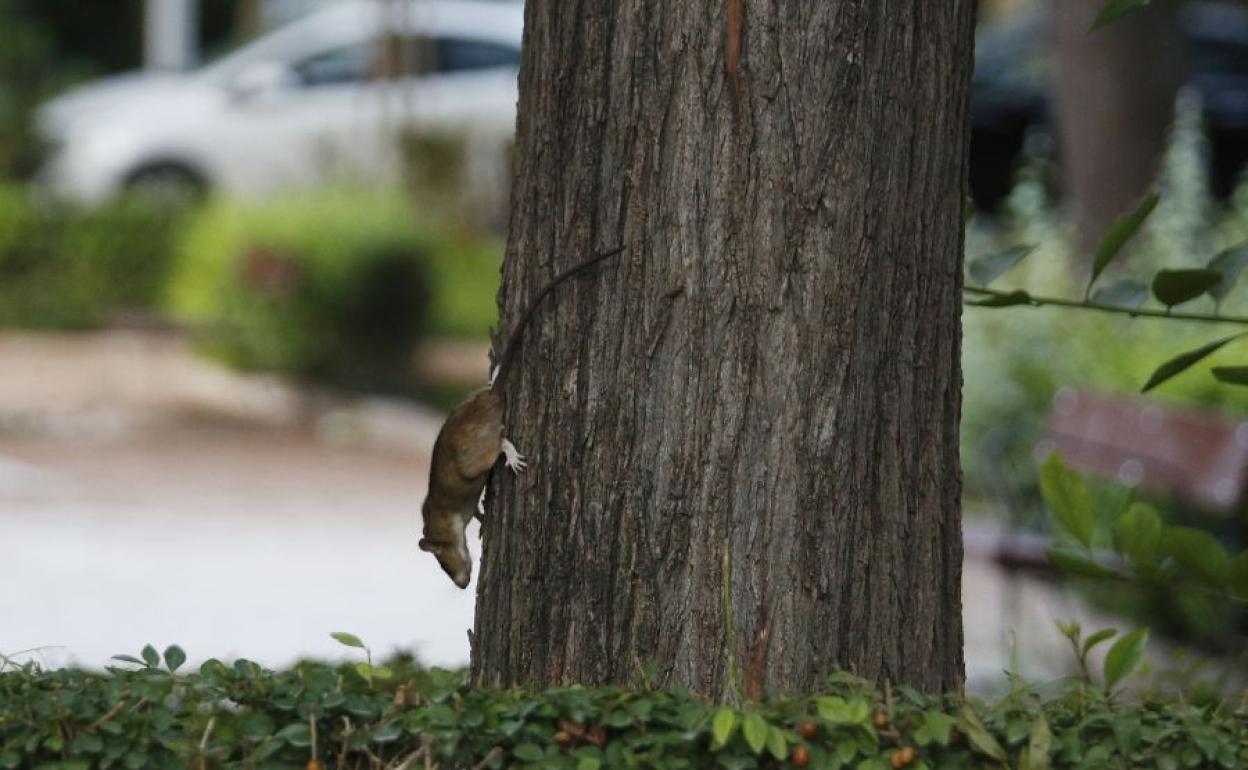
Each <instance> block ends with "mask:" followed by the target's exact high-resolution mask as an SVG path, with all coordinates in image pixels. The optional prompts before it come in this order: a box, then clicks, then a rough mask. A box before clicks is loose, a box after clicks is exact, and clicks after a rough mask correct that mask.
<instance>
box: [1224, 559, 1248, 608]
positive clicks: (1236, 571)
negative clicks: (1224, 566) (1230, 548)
mask: <svg viewBox="0 0 1248 770" xmlns="http://www.w3.org/2000/svg"><path fill="white" fill-rule="evenodd" d="M1227 582H1228V583H1230V588H1231V593H1233V594H1235V595H1236V596H1238V597H1239V598H1241V599H1248V551H1244V552H1243V553H1240V554H1237V555H1236V556H1235V558H1233V559H1231V563H1230V579H1229V580H1228V581H1227Z"/></svg>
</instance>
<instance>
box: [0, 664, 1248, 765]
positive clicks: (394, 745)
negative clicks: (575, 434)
mask: <svg viewBox="0 0 1248 770" xmlns="http://www.w3.org/2000/svg"><path fill="white" fill-rule="evenodd" d="M352 640H353V641H354V639H352ZM185 658H186V656H185V654H184V653H183V652H182V651H181V649H179V648H177V647H171V648H169V649H168V650H166V651H165V654H164V656H163V660H162V656H161V655H160V654H158V653H157V652H156V650H155V649H153V648H151V647H150V646H149V647H147V648H145V649H144V651H143V653H142V655H141V657H136V658H129V659H128V660H130V661H132V663H131V664H129V665H126V666H124V667H120V668H110V669H109V671H108V672H107V673H94V672H87V671H78V670H57V671H43V670H41V669H39V668H38V667H37V666H36V665H34V664H25V665H21V666H9V667H8V669H7V670H0V768H16V767H47V768H60V769H61V770H70V769H71V768H84V769H85V768H92V767H100V768H111V767H125V768H187V767H191V768H219V767H248V768H294V767H307V768H320V767H338V768H378V767H399V766H402V767H430V766H437V767H446V768H486V767H489V768H502V767H541V768H567V770H598V769H599V768H617V767H619V768H625V767H627V768H712V767H716V768H762V767H775V768H779V767H807V766H809V767H812V768H855V769H856V770H889V768H902V767H907V768H912V769H913V770H930V769H932V768H948V769H950V770H953V769H955V768H998V767H1004V766H1009V767H1019V768H1029V769H1032V770H1035V769H1037V768H1053V769H1054V770H1062V769H1064V768H1088V769H1089V770H1091V769H1092V768H1096V769H1097V770H1099V769H1100V768H1107V767H1133V768H1177V767H1205V768H1228V769H1230V768H1235V767H1243V766H1245V764H1246V763H1248V715H1246V714H1245V712H1244V711H1243V710H1242V706H1241V707H1240V710H1238V711H1236V710H1235V708H1236V706H1235V704H1230V705H1224V706H1219V705H1216V704H1215V705H1209V706H1204V707H1196V706H1192V705H1188V704H1173V703H1161V702H1148V703H1142V704H1134V703H1127V702H1122V701H1118V700H1115V699H1114V698H1112V697H1111V696H1109V695H1107V694H1106V693H1105V692H1104V691H1101V690H1098V689H1096V688H1092V687H1090V686H1087V685H1083V684H1079V685H1072V686H1070V687H1068V688H1066V689H1063V690H1061V691H1060V692H1059V693H1058V694H1056V695H1055V696H1052V697H1051V698H1049V699H1048V700H1044V699H1042V698H1041V697H1040V696H1039V695H1037V694H1036V692H1035V691H1034V690H1032V689H1030V688H1021V689H1019V690H1017V691H1016V692H1015V693H1013V694H1012V695H1010V696H1008V697H1006V698H1005V699H1004V700H1002V701H1000V702H999V703H996V704H982V703H971V702H964V701H961V700H959V699H956V698H952V697H951V698H946V699H942V698H935V697H929V696H924V695H920V694H918V693H915V692H913V691H911V690H908V689H905V688H898V689H897V690H895V691H893V692H891V693H889V694H887V695H883V696H882V695H881V694H880V693H878V692H876V691H875V690H873V689H872V688H870V687H869V686H867V685H865V684H864V683H862V682H861V681H859V680H856V679H854V678H852V677H850V676H847V675H834V676H832V677H831V678H830V680H829V690H828V691H827V692H824V693H820V694H818V695H814V696H810V697H802V698H779V697H777V698H772V699H768V700H766V701H764V702H761V703H750V704H746V705H744V706H741V707H729V706H724V705H721V704H716V703H714V702H712V701H710V700H709V699H707V698H705V697H703V696H699V695H695V694H692V693H690V692H688V691H684V690H655V689H651V688H649V687H648V686H647V685H646V683H645V681H639V682H638V685H639V686H638V688H637V689H631V690H629V689H621V688H601V689H590V688H581V687H568V688H562V689H556V690H549V691H546V692H543V693H530V692H524V691H520V690H510V691H497V690H488V689H478V688H471V687H468V686H466V685H465V684H464V683H463V675H462V674H459V673H456V672H448V671H439V670H436V669H435V670H424V669H420V668H418V667H415V666H413V665H412V664H411V661H410V659H409V660H402V659H401V660H396V661H392V662H390V663H389V664H387V665H384V666H376V667H375V666H372V665H370V664H368V663H359V664H357V665H355V666H351V665H341V666H329V665H325V664H321V663H306V662H305V663H300V664H298V665H296V666H295V667H293V668H291V669H288V670H285V671H277V672H274V671H268V670H265V669H264V668H262V667H260V666H258V665H256V664H255V663H252V662H249V661H246V660H239V661H235V662H234V663H233V664H232V665H226V664H225V663H222V662H220V661H216V660H209V661H207V662H206V663H204V664H203V665H202V666H200V668H199V670H198V671H191V672H183V671H180V670H179V666H180V665H181V664H182V663H183V662H184V661H185ZM639 673H642V672H639ZM644 676H645V674H644V673H642V677H643V678H644ZM43 763H47V764H43Z"/></svg>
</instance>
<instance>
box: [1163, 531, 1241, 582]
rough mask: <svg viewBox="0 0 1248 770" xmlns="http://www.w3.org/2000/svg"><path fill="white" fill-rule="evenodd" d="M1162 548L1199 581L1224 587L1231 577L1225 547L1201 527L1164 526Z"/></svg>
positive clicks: (1229, 561) (1229, 560)
mask: <svg viewBox="0 0 1248 770" xmlns="http://www.w3.org/2000/svg"><path fill="white" fill-rule="evenodd" d="M1162 550H1163V551H1164V552H1165V554H1166V555H1167V556H1169V557H1170V558H1171V559H1174V560H1175V561H1176V562H1178V564H1179V566H1181V567H1182V568H1183V569H1184V571H1186V572H1187V573H1188V574H1189V575H1191V576H1192V577H1193V578H1195V579H1197V580H1199V581H1200V582H1202V583H1207V584H1209V585H1211V586H1214V587H1215V588H1225V587H1226V586H1227V584H1228V583H1229V582H1230V580H1231V559H1230V557H1229V556H1227V553H1226V549H1225V548H1223V547H1222V544H1221V543H1219V542H1218V540H1217V538H1215V537H1214V536H1213V535H1211V534H1209V533H1208V532H1205V531H1204V530H1201V529H1192V528H1191V527H1166V528H1165V533H1164V537H1163V540H1162Z"/></svg>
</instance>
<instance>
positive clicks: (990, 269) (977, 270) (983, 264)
mask: <svg viewBox="0 0 1248 770" xmlns="http://www.w3.org/2000/svg"><path fill="white" fill-rule="evenodd" d="M1035 250H1036V247H1035V246H1034V245H1029V246H1028V245H1024V246H1012V247H1010V248H1008V249H1006V250H1005V251H998V252H996V253H995V254H986V255H984V256H982V257H976V258H975V259H973V260H971V263H970V266H969V272H970V274H971V280H972V281H974V282H975V283H976V285H979V286H988V285H989V284H991V283H992V282H993V281H995V280H997V279H998V278H1000V277H1001V276H1002V275H1003V274H1005V272H1006V271H1007V270H1009V269H1010V268H1011V267H1014V266H1015V265H1017V264H1018V263H1019V262H1021V261H1023V258H1024V257H1026V256H1027V255H1028V254H1030V253H1031V252H1033V251H1035Z"/></svg>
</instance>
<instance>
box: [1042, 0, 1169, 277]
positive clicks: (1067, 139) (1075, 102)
mask: <svg viewBox="0 0 1248 770" xmlns="http://www.w3.org/2000/svg"><path fill="white" fill-rule="evenodd" d="M1102 5H1104V4H1103V3H1092V2H1088V0H1054V3H1053V24H1054V32H1055V36H1056V39H1057V51H1058V69H1057V73H1056V77H1055V78H1054V80H1053V88H1054V90H1055V96H1056V99H1055V103H1056V107H1057V113H1056V118H1057V124H1058V126H1057V127H1058V140H1059V147H1060V154H1061V165H1062V179H1063V182H1064V184H1065V186H1066V190H1067V194H1068V200H1069V205H1070V207H1071V213H1072V215H1073V217H1074V220H1075V224H1076V230H1077V241H1078V246H1079V249H1080V253H1082V254H1085V255H1087V256H1088V257H1091V253H1092V250H1093V247H1094V246H1095V244H1096V243H1097V241H1099V240H1100V238H1101V237H1102V236H1103V235H1104V234H1105V231H1106V230H1107V229H1109V226H1110V225H1112V224H1113V222H1114V220H1115V219H1116V218H1118V217H1119V216H1121V215H1122V214H1124V213H1126V212H1127V211H1129V210H1131V209H1132V208H1134V206H1135V205H1136V204H1137V203H1139V199H1140V198H1141V197H1142V196H1143V195H1144V193H1145V192H1146V191H1147V190H1148V188H1149V187H1150V186H1152V184H1153V183H1154V182H1155V181H1156V179H1157V172H1158V170H1159V169H1160V167H1161V158H1162V155H1163V153H1164V152H1165V149H1166V137H1167V135H1168V132H1169V130H1170V126H1171V124H1172V123H1173V120H1174V100H1175V96H1176V95H1177V94H1178V89H1179V86H1180V85H1182V83H1183V75H1184V66H1183V36H1182V30H1181V28H1180V26H1179V0H1156V1H1155V2H1153V3H1151V4H1150V5H1148V6H1147V7H1144V8H1140V9H1138V10H1136V11H1133V12H1132V13H1130V14H1128V15H1126V16H1124V17H1122V18H1121V19H1118V20H1117V21H1115V22H1113V23H1112V24H1110V25H1109V26H1106V27H1102V28H1101V29H1099V30H1097V31H1096V32H1092V33H1089V31H1088V30H1089V28H1090V27H1091V26H1092V21H1093V19H1095V18H1096V14H1097V13H1098V12H1099V11H1100V9H1101V6H1102Z"/></svg>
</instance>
